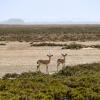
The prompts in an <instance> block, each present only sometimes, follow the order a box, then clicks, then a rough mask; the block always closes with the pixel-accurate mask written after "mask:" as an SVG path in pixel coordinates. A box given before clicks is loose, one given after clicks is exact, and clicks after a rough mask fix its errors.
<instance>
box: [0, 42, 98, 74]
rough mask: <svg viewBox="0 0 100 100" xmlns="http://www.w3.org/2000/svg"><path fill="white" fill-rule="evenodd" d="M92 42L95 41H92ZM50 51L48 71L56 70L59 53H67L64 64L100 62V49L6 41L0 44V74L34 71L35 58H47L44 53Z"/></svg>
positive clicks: (42, 69) (44, 69)
mask: <svg viewBox="0 0 100 100" xmlns="http://www.w3.org/2000/svg"><path fill="white" fill-rule="evenodd" d="M99 43H100V42H97V44H99ZM82 44H89V42H87V43H86V42H84V43H83V42H82ZM93 44H96V43H95V42H92V45H93ZM50 53H51V54H53V58H52V59H51V63H50V64H49V72H50V73H53V72H55V71H56V64H57V63H56V61H57V59H58V58H62V56H61V53H68V56H67V57H66V65H76V64H85V63H93V62H100V49H95V48H83V49H80V50H69V49H66V50H62V49H61V47H48V46H45V47H31V46H30V43H28V42H7V43H6V45H5V46H0V76H2V75H4V74H5V73H14V72H16V73H21V72H26V71H36V66H37V63H36V62H37V60H39V59H48V57H47V56H46V55H47V54H50ZM61 68H62V66H59V70H60V69H61ZM41 71H42V72H44V73H45V72H46V67H45V66H44V65H42V66H41Z"/></svg>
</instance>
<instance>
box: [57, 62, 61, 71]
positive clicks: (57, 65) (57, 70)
mask: <svg viewBox="0 0 100 100" xmlns="http://www.w3.org/2000/svg"><path fill="white" fill-rule="evenodd" d="M59 65H60V63H57V72H58V67H59Z"/></svg>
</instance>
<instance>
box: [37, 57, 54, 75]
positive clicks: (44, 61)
mask: <svg viewBox="0 0 100 100" xmlns="http://www.w3.org/2000/svg"><path fill="white" fill-rule="evenodd" d="M47 56H48V57H49V59H48V60H38V61H37V64H38V65H37V71H40V65H41V64H43V65H46V73H48V64H49V63H50V61H51V57H52V56H53V55H47Z"/></svg>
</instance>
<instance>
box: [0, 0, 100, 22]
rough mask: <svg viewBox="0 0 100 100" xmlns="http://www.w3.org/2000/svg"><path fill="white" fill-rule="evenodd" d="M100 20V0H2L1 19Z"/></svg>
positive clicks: (0, 2) (0, 7)
mask: <svg viewBox="0 0 100 100" xmlns="http://www.w3.org/2000/svg"><path fill="white" fill-rule="evenodd" d="M9 18H20V19H24V20H25V21H99V22H100V0H0V21H1V20H7V19H9Z"/></svg>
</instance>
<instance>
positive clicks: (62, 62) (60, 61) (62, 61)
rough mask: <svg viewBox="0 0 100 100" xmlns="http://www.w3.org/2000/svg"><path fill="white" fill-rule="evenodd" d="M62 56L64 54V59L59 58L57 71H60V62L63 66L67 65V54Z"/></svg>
mask: <svg viewBox="0 0 100 100" xmlns="http://www.w3.org/2000/svg"><path fill="white" fill-rule="evenodd" d="M62 56H63V59H58V60H57V72H58V66H59V65H60V64H62V66H63V67H65V57H66V56H67V54H62Z"/></svg>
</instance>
